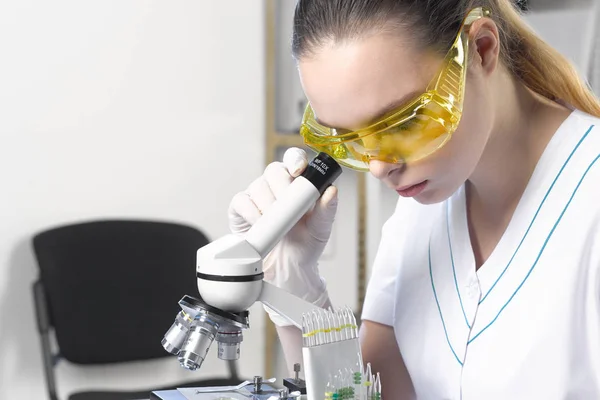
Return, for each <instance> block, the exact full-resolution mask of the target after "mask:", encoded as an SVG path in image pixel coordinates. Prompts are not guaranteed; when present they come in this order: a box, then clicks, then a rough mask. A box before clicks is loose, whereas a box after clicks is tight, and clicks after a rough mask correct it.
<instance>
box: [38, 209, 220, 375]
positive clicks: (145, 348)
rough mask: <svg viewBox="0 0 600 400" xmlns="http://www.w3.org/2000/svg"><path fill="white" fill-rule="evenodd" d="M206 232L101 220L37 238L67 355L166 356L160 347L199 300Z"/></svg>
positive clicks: (100, 358) (111, 358) (102, 358)
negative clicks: (187, 300)
mask: <svg viewBox="0 0 600 400" xmlns="http://www.w3.org/2000/svg"><path fill="white" fill-rule="evenodd" d="M207 243H208V239H207V238H206V236H205V235H204V234H203V233H202V232H200V231H199V230H197V229H195V228H192V227H189V226H184V225H180V224H174V223H165V222H148V221H119V220H113V221H95V222H86V223H80V224H74V225H68V226H62V227H58V228H55V229H51V230H48V231H45V232H42V233H39V234H38V235H36V236H35V237H34V238H33V247H34V252H35V255H36V258H37V262H38V265H39V269H40V280H41V282H42V284H43V286H44V289H45V291H46V296H47V302H48V308H49V313H50V322H51V324H52V325H53V327H54V330H55V335H56V339H57V342H58V346H59V348H60V354H61V355H62V356H63V357H64V358H65V359H67V360H69V361H71V362H73V363H77V364H101V363H114V362H123V361H133V360H144V359H151V358H158V357H164V356H167V355H168V354H167V353H166V352H165V350H164V349H163V348H162V346H161V344H160V341H161V339H162V337H163V335H164V333H165V332H166V331H167V330H168V329H169V327H170V326H171V324H172V323H173V321H174V318H175V315H176V314H177V312H178V311H179V306H178V304H177V302H178V301H179V300H180V299H181V298H182V297H183V296H184V295H186V294H189V295H192V296H195V295H196V294H197V286H196V268H195V266H196V260H195V259H196V251H197V250H198V248H200V247H202V246H203V245H205V244H207Z"/></svg>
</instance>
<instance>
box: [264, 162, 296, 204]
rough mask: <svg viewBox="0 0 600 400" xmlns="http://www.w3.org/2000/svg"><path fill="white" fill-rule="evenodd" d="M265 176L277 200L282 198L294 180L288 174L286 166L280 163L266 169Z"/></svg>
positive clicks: (272, 164)
mask: <svg viewBox="0 0 600 400" xmlns="http://www.w3.org/2000/svg"><path fill="white" fill-rule="evenodd" d="M263 176H264V178H265V180H266V181H267V184H268V185H269V187H270V188H271V192H272V193H273V196H274V197H275V198H276V199H278V198H279V197H280V196H281V194H282V193H283V192H284V191H285V189H287V187H288V186H289V185H290V183H292V181H293V180H294V178H292V176H291V175H290V173H289V172H288V169H287V168H286V166H285V164H283V163H280V162H274V163H271V164H269V165H268V166H267V168H266V169H265V173H264V174H263Z"/></svg>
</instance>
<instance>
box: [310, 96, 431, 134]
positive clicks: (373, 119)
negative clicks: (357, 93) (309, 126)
mask: <svg viewBox="0 0 600 400" xmlns="http://www.w3.org/2000/svg"><path fill="white" fill-rule="evenodd" d="M420 93H422V91H419V90H415V91H413V92H410V93H408V94H406V95H404V96H402V97H401V98H399V99H397V100H394V101H392V102H390V103H388V104H387V105H386V106H385V107H383V108H382V109H381V110H379V111H378V112H377V113H375V115H374V116H373V117H371V118H369V123H367V124H366V126H368V125H371V124H372V123H375V122H376V121H377V120H379V119H381V118H383V117H385V116H386V115H387V114H389V113H390V112H391V111H394V110H395V109H397V108H400V107H401V106H404V105H405V104H406V103H408V102H409V101H411V100H412V99H414V98H415V97H417V96H418V95H419V94H420ZM315 120H316V121H317V123H319V125H323V126H325V127H327V128H331V129H334V128H335V127H333V126H331V125H330V124H328V123H327V122H324V121H321V120H320V119H319V118H318V117H317V116H316V115H315ZM337 129H340V128H339V127H338V128H337Z"/></svg>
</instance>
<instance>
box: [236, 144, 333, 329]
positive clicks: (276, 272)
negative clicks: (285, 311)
mask: <svg viewBox="0 0 600 400" xmlns="http://www.w3.org/2000/svg"><path fill="white" fill-rule="evenodd" d="M307 165H308V159H307V156H306V153H305V152H304V151H303V150H301V149H299V148H295V147H293V148H290V149H288V150H287V151H286V152H285V155H284V156H283V162H274V163H271V164H269V165H268V166H267V168H266V169H265V171H264V173H263V175H262V176H261V177H260V178H258V179H257V180H255V181H254V182H252V184H250V186H249V187H248V188H247V189H246V190H245V191H244V192H240V193H238V194H236V195H235V196H234V197H233V199H232V201H231V204H230V205H229V228H230V229H231V232H233V233H236V234H241V233H244V232H246V231H248V230H249V229H250V227H251V226H252V225H253V224H254V223H255V222H256V221H257V220H258V219H259V218H260V217H261V215H262V213H264V212H265V211H266V210H267V209H268V208H269V207H270V206H271V204H273V202H274V201H275V199H277V198H278V197H279V196H280V195H281V193H283V192H284V191H285V190H286V188H287V187H288V186H289V185H290V183H292V181H293V179H294V178H296V177H298V176H299V175H301V174H302V172H303V171H304V170H305V169H306V166H307ZM337 203H338V197H337V189H336V188H335V186H330V187H329V188H327V190H325V192H324V193H323V195H322V196H321V198H320V199H319V200H318V201H317V203H316V204H315V207H314V208H313V209H312V210H311V211H309V212H308V213H307V214H306V215H305V216H304V217H303V218H302V219H300V221H299V222H298V223H297V224H296V225H295V226H294V227H293V228H292V230H291V231H290V232H289V233H288V234H287V235H286V236H285V237H284V238H283V239H282V240H281V242H279V243H278V244H277V246H276V247H275V248H274V249H273V250H272V251H271V252H270V253H269V254H268V255H267V256H266V257H265V259H264V262H263V272H264V274H265V278H264V279H265V280H266V281H267V282H269V283H272V284H273V285H275V286H277V287H279V288H282V289H284V290H286V291H288V292H290V293H292V294H294V295H296V296H298V297H300V298H302V299H304V300H306V301H309V302H311V303H313V304H315V305H317V306H318V307H323V305H324V304H325V303H326V302H327V300H328V298H329V296H328V294H327V287H326V284H325V280H324V279H323V278H322V277H321V276H320V275H319V270H318V260H319V258H320V257H321V255H322V254H323V250H324V249H325V245H326V244H327V241H328V240H329V237H330V236H331V228H332V225H333V221H334V218H335V213H336V210H337ZM265 310H266V311H267V312H268V313H269V316H270V317H271V320H273V322H274V323H275V324H276V325H279V326H289V325H292V324H291V323H289V322H288V321H287V320H286V319H285V318H283V317H281V316H280V315H278V314H277V313H275V312H274V311H273V310H271V309H270V308H268V307H265Z"/></svg>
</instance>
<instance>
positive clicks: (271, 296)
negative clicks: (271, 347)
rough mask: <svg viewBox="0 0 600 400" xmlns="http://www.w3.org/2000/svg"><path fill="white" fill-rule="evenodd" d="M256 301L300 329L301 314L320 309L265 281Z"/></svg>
mask: <svg viewBox="0 0 600 400" xmlns="http://www.w3.org/2000/svg"><path fill="white" fill-rule="evenodd" d="M258 301H260V302H261V303H263V304H264V305H266V306H267V307H269V308H271V309H272V310H273V311H275V312H276V313H278V314H279V315H281V316H282V317H284V318H286V319H287V320H288V321H290V322H291V323H292V324H294V326H296V327H297V328H300V329H302V314H306V313H309V312H311V311H313V310H315V311H317V310H319V309H320V308H319V307H317V306H315V305H314V304H312V303H309V302H308V301H306V300H303V299H301V298H299V297H296V296H294V295H293V294H291V293H289V292H287V291H285V290H283V289H280V288H278V287H277V286H275V285H272V284H270V283H268V282H265V281H263V285H262V291H261V293H260V297H259V298H258Z"/></svg>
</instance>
